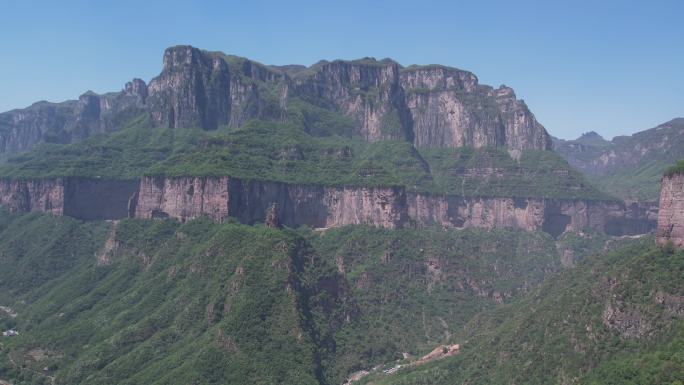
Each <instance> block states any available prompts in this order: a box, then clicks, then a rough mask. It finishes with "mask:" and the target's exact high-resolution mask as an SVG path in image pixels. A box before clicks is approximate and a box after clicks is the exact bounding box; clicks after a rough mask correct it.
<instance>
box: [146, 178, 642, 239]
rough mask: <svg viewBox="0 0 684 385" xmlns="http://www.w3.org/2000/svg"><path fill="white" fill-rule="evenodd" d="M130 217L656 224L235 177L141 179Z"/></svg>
mask: <svg viewBox="0 0 684 385" xmlns="http://www.w3.org/2000/svg"><path fill="white" fill-rule="evenodd" d="M138 194H139V197H138V202H137V209H136V211H135V216H136V217H139V218H159V217H171V218H176V219H179V220H181V221H185V220H188V219H192V218H196V217H198V216H200V215H207V216H209V217H210V218H212V219H214V220H217V221H221V220H224V219H225V218H227V217H229V216H230V217H234V218H236V219H238V220H239V221H240V222H242V223H248V224H253V223H263V222H264V221H265V220H267V215H268V213H269V212H271V211H273V210H275V212H271V215H275V216H276V217H277V218H278V221H279V223H280V224H282V225H286V226H292V227H296V226H300V225H307V226H311V227H316V228H329V227H339V226H346V225H353V224H369V225H374V226H379V227H384V228H401V227H405V226H407V225H412V226H429V225H441V226H444V227H456V228H471V227H476V228H517V229H524V230H528V231H545V232H547V233H549V234H551V235H554V236H557V235H560V234H561V233H563V232H565V231H581V230H583V229H587V228H591V229H596V230H599V231H606V232H608V233H610V234H613V235H623V234H640V233H644V232H647V231H649V230H650V229H652V228H653V227H654V226H655V222H654V221H652V220H649V218H648V217H646V216H640V214H639V213H641V211H634V210H632V209H627V208H626V207H625V206H624V205H623V204H621V203H619V202H602V201H583V200H554V199H543V198H537V199H535V198H484V197H458V196H444V195H431V194H416V193H406V191H405V190H404V189H403V188H400V187H394V188H382V187H377V188H368V187H322V186H303V185H288V184H284V183H276V182H261V181H243V180H240V179H236V178H229V177H222V178H202V177H194V178H144V179H143V180H142V181H141V184H140V189H139V193H138Z"/></svg>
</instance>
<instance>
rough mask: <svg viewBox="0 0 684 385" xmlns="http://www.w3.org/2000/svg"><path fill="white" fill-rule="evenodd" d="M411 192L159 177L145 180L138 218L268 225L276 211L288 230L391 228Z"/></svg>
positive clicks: (398, 223)
mask: <svg viewBox="0 0 684 385" xmlns="http://www.w3.org/2000/svg"><path fill="white" fill-rule="evenodd" d="M405 203H406V200H405V194H403V190H402V189H398V188H329V187H322V186H296V185H287V184H284V183H275V182H260V181H242V180H239V179H235V178H229V177H220V178H201V177H188V178H155V177H146V178H143V179H142V180H141V182H140V189H139V194H138V197H137V206H136V211H135V216H136V217H138V218H167V217H171V218H176V219H179V220H181V221H185V220H188V219H192V218H196V217H199V216H200V215H206V216H208V217H210V218H212V219H213V220H216V221H221V220H224V219H226V218H228V217H234V218H236V219H238V220H239V221H240V222H242V223H247V224H253V223H262V222H264V221H265V220H266V217H267V213H269V211H270V210H276V213H275V215H276V216H277V218H279V223H280V224H282V225H287V226H293V227H295V226H300V225H308V226H312V227H335V226H344V225H350V224H364V223H366V224H372V225H377V226H382V227H387V228H395V227H400V226H402V225H403V224H404V223H405V222H406V217H405V212H404V207H405Z"/></svg>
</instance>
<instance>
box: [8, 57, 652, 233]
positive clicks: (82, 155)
mask: <svg viewBox="0 0 684 385" xmlns="http://www.w3.org/2000/svg"><path fill="white" fill-rule="evenodd" d="M98 98H99V99H98ZM81 99H82V100H83V101H88V103H89V105H92V106H100V107H98V108H95V107H92V108H88V109H87V110H88V111H91V110H92V111H93V112H92V114H90V115H88V116H89V118H88V119H85V118H83V113H82V112H83V111H85V110H83V111H81V110H78V111H81V112H78V114H76V115H78V117H77V118H75V119H76V121H77V122H79V124H80V125H81V126H79V127H89V128H88V130H86V129H85V128H84V129H83V130H81V131H82V132H89V133H91V134H93V135H92V136H90V137H88V138H86V139H83V140H81V141H78V142H77V143H71V144H59V143H42V144H40V145H39V146H38V148H36V149H34V150H31V151H28V152H23V153H21V154H18V155H14V156H12V155H8V154H6V155H7V157H8V158H7V160H6V162H5V163H4V164H2V165H0V176H1V177H3V178H4V180H3V182H2V183H0V202H2V203H3V204H4V205H6V206H8V207H10V208H11V209H12V210H15V211H16V210H23V211H32V210H39V211H46V212H51V213H54V214H59V215H62V214H63V215H70V216H74V217H76V218H82V219H122V218H127V217H137V218H158V217H172V218H176V219H180V220H182V221H185V220H188V219H192V218H197V217H199V216H201V215H208V216H210V217H211V218H213V219H215V220H218V221H221V220H224V219H225V218H227V217H234V218H238V219H239V220H240V221H241V222H243V223H247V224H252V223H255V222H263V221H264V219H265V217H266V215H267V214H266V213H267V211H269V210H271V208H273V213H274V214H275V215H277V217H278V218H280V221H281V223H282V224H285V225H288V226H299V225H307V226H312V227H319V228H329V227H337V226H344V225H348V224H373V225H378V226H383V227H387V228H404V227H415V226H418V227H420V226H430V225H434V224H439V225H442V226H446V227H456V228H471V227H482V228H492V227H505V228H520V229H526V230H530V231H536V230H543V231H546V232H548V233H550V234H552V235H554V236H557V235H559V234H561V233H563V232H564V231H581V230H582V229H585V228H587V229H593V230H599V231H603V232H607V233H610V234H614V235H622V234H640V233H644V232H648V231H650V230H651V229H653V228H654V227H655V212H654V210H653V207H652V206H649V205H640V204H630V205H625V204H624V203H623V202H620V201H619V199H617V198H614V197H612V196H610V195H608V194H605V193H602V192H600V191H598V190H597V189H595V188H594V187H593V186H591V185H590V184H589V183H588V182H587V181H586V180H585V178H584V177H582V175H580V174H579V173H578V172H577V171H575V170H573V169H572V168H571V167H570V166H569V165H568V164H567V163H566V162H565V161H563V160H562V159H561V158H559V157H558V156H557V155H556V154H555V153H553V152H552V151H549V149H550V142H549V136H548V134H547V133H546V131H545V130H544V128H543V127H542V126H541V125H539V123H537V122H536V120H535V119H534V116H533V115H532V114H531V113H530V112H529V110H528V109H527V107H526V106H525V105H524V103H522V102H521V101H518V100H517V99H516V98H515V95H514V93H513V92H512V90H510V89H508V88H505V87H501V88H499V89H496V90H495V89H493V88H491V87H488V86H483V85H479V84H478V82H477V78H476V77H475V76H474V75H473V74H471V73H469V72H466V71H461V70H457V69H454V68H448V67H443V66H436V65H431V66H410V67H405V68H404V67H402V66H400V65H399V64H397V63H396V62H394V61H392V60H389V59H383V60H380V61H378V60H375V59H372V58H364V59H360V60H354V61H341V60H337V61H333V62H325V61H323V62H319V63H316V64H314V65H313V66H311V67H308V68H302V67H299V66H286V67H273V66H264V65H261V64H259V63H255V62H252V61H250V60H248V59H244V58H240V57H236V56H231V55H225V54H223V53H217V52H207V51H201V50H199V49H196V48H193V47H188V46H177V47H172V48H169V49H167V50H166V52H165V54H164V66H163V69H162V72H161V74H160V75H159V76H157V77H156V78H154V79H153V80H152V81H150V83H149V84H148V85H146V84H144V83H143V82H141V81H133V82H131V83H130V84H129V85H128V86H127V88H126V90H124V91H122V92H121V93H118V94H108V95H105V96H103V97H99V96H97V95H94V94H88V97H87V98H85V97H83V98H81ZM118 100H123V101H125V103H124V104H118V102H117V101H118ZM83 103H85V102H83ZM83 103H75V104H74V103H71V102H67V103H66V104H65V105H64V106H71V105H74V106H82V105H84V104H83ZM60 108H61V107H60ZM64 108H66V107H64ZM75 108H76V107H75ZM79 108H80V107H79ZM84 108H85V107H84ZM30 110H31V109H30V108H29V110H27V111H30ZM74 111H75V110H74ZM121 111H125V113H124V112H121ZM96 112H97V113H98V114H99V115H98V114H96ZM119 112H120V113H119ZM135 113H137V115H135V116H133V117H131V116H130V115H134V114H135ZM76 115H74V116H76ZM3 116H4V117H5V120H7V117H14V118H13V119H14V120H11V122H14V121H21V122H24V123H25V124H27V125H30V126H31V127H34V126H36V124H37V123H36V124H34V123H35V122H34V123H30V122H32V120H31V119H33V118H30V116H32V115H30V114H28V115H27V113H26V111H11V112H8V113H6V114H5V115H3ZM17 116H18V117H19V118H17ZM24 116H26V119H28V120H26V119H24V120H22V118H21V117H24ZM105 117H107V121H117V122H119V124H118V125H116V126H108V125H106V124H104V123H103V121H102V119H104V118H105ZM114 117H116V119H114ZM126 119H127V120H126ZM69 121H70V120H69V119H64V120H63V122H69ZM41 122H43V123H45V124H48V121H47V120H41ZM24 123H22V124H24ZM8 124H9V123H8ZM65 124H67V123H65ZM74 124H75V123H74ZM89 124H90V126H89ZM9 126H11V124H9ZM67 126H68V127H67ZM67 126H64V127H62V128H60V130H62V131H64V132H67V133H68V132H73V130H72V129H71V128H69V127H72V125H71V123H68V124H67ZM20 127H23V126H21V125H19V124H18V123H17V124H15V125H14V126H12V128H11V129H8V130H6V131H5V132H6V133H8V134H7V135H9V136H5V139H6V142H7V143H9V142H16V140H15V139H12V138H14V136H12V135H14V134H12V133H16V132H19V131H20ZM65 127H66V128H65ZM18 130H19V131H18ZM62 131H60V132H62ZM78 138H79V139H82V136H79V137H78ZM72 139H74V140H75V137H68V138H66V139H64V140H63V141H64V142H68V141H72ZM27 143H28V142H27ZM35 144H36V143H35V142H31V143H30V145H35ZM30 145H28V144H27V146H25V147H23V148H24V149H26V148H29V147H30Z"/></svg>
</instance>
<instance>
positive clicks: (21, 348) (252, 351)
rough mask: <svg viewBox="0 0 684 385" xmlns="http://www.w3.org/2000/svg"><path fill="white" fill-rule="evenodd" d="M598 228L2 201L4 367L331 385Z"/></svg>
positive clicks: (523, 284) (425, 346)
mask: <svg viewBox="0 0 684 385" xmlns="http://www.w3.org/2000/svg"><path fill="white" fill-rule="evenodd" d="M607 241H608V238H607V237H605V236H601V235H596V236H595V237H590V236H588V235H583V236H579V235H572V234H566V235H564V236H563V237H562V238H560V239H558V240H554V239H553V238H552V237H550V236H549V235H547V234H544V233H531V232H525V231H511V230H491V231H487V230H481V229H472V230H446V231H445V230H444V229H442V228H438V227H435V228H429V229H422V230H413V229H405V230H389V229H380V228H372V227H367V226H347V227H344V228H340V229H331V230H328V231H327V232H324V233H320V232H314V231H312V230H310V229H306V228H302V229H299V230H297V231H294V230H291V229H276V228H268V227H265V226H245V225H240V224H236V223H223V224H219V223H215V222H213V221H210V220H208V219H206V218H204V219H198V220H192V221H188V222H186V223H184V224H181V223H179V222H178V221H175V220H140V219H127V220H123V221H120V222H116V223H112V222H105V221H86V222H83V221H78V220H75V219H72V218H69V217H56V216H50V215H45V214H40V213H31V214H9V213H7V212H6V211H2V212H0V304H1V305H2V306H3V307H2V309H11V313H12V314H17V315H16V316H10V315H8V314H9V313H7V312H5V311H4V310H3V311H0V326H4V327H6V328H16V329H17V330H18V331H19V332H20V335H19V336H18V337H16V338H3V339H2V345H1V346H0V379H10V380H11V381H12V382H13V383H15V384H21V383H24V382H33V383H45V382H49V378H50V377H54V379H55V383H56V384H71V385H75V384H91V385H92V384H111V383H118V384H133V383H145V384H177V383H179V382H180V383H194V384H209V383H217V382H219V383H232V384H241V383H255V382H257V383H264V384H276V383H279V384H303V383H311V384H340V383H342V382H343V380H344V378H346V376H347V375H348V374H349V373H351V372H354V371H356V370H359V369H363V368H366V367H370V366H374V365H376V364H379V363H383V362H387V361H391V360H394V359H395V358H396V357H401V354H402V353H403V352H408V353H410V354H414V355H415V354H419V353H421V352H423V351H426V350H431V349H432V348H433V346H434V345H436V344H439V343H443V342H445V341H448V340H450V339H451V338H452V337H451V336H452V335H454V334H455V333H456V331H457V330H459V329H460V327H461V326H462V325H464V324H465V323H466V322H467V321H468V320H469V319H471V318H472V317H473V316H474V315H475V314H477V313H478V312H479V311H481V310H485V309H491V308H493V307H497V306H500V305H499V304H501V303H508V302H511V301H513V300H514V299H515V298H517V297H518V296H520V295H521V294H523V293H526V292H528V291H529V290H531V289H532V288H534V287H535V286H536V285H537V284H539V283H540V282H541V281H542V280H543V279H544V278H545V277H547V276H549V274H552V273H553V272H557V271H559V270H561V269H563V268H564V266H572V265H573V264H575V263H579V262H580V261H582V259H583V258H584V257H585V256H586V255H589V254H591V253H592V252H596V251H598V250H601V249H602V248H603V247H604V245H605V244H606V242H607ZM406 309H412V310H411V311H406ZM43 368H47V370H43ZM22 381H23V382H22Z"/></svg>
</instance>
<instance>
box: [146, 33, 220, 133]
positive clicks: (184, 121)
mask: <svg viewBox="0 0 684 385" xmlns="http://www.w3.org/2000/svg"><path fill="white" fill-rule="evenodd" d="M229 83H230V76H229V74H228V65H227V64H226V63H225V62H224V61H223V60H221V59H219V58H217V57H212V56H208V55H204V54H202V52H201V51H200V50H198V49H197V48H193V47H187V46H186V47H177V48H175V49H168V50H166V52H164V67H163V69H162V72H161V74H160V75H159V76H157V77H156V78H154V79H152V81H151V82H150V85H149V94H150V96H149V101H148V106H147V107H148V110H149V111H150V115H151V116H152V119H153V120H154V121H155V122H156V123H157V124H159V125H161V126H164V127H171V128H180V127H201V128H204V129H209V130H211V129H216V128H217V127H218V125H219V124H220V123H223V124H225V123H227V122H228V119H229V117H230V86H229Z"/></svg>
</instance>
